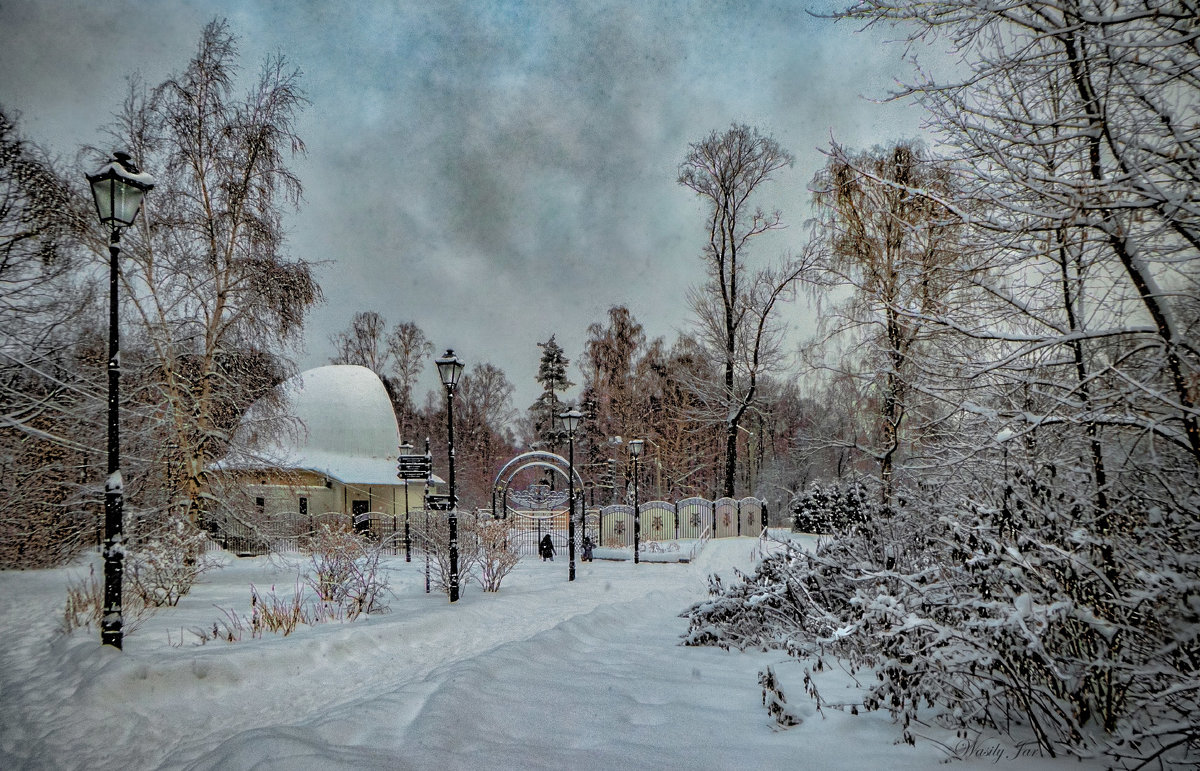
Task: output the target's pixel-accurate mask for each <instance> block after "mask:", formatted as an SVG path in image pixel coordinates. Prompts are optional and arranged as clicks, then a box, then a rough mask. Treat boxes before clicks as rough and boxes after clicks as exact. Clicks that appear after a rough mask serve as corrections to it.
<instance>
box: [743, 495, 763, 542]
mask: <svg viewBox="0 0 1200 771" xmlns="http://www.w3.org/2000/svg"><path fill="white" fill-rule="evenodd" d="M738 505H739V507H740V508H741V522H742V529H741V532H740V533H739V535H753V536H757V535H758V534H759V533H761V532H762V530H763V528H764V527H766V526H767V503H766V501H761V500H759V499H758V498H743V499H742V500H741V501H740V502H739V503H738Z"/></svg>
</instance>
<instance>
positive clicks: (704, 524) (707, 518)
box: [675, 498, 713, 538]
mask: <svg viewBox="0 0 1200 771" xmlns="http://www.w3.org/2000/svg"><path fill="white" fill-rule="evenodd" d="M675 509H676V511H677V512H678V515H679V537H680V538H699V537H700V535H701V534H702V533H703V532H704V530H705V529H706V528H710V527H712V522H713V502H712V501H710V500H708V499H707V498H684V499H683V500H682V501H679V502H678V503H676V504H675Z"/></svg>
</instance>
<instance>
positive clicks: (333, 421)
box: [216, 364, 403, 485]
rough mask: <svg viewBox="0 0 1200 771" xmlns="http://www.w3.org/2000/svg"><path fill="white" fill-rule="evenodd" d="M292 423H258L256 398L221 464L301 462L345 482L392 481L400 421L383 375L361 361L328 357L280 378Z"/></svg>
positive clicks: (261, 410)
mask: <svg viewBox="0 0 1200 771" xmlns="http://www.w3.org/2000/svg"><path fill="white" fill-rule="evenodd" d="M279 395H280V396H281V397H282V400H281V401H282V405H283V414H285V415H288V416H290V417H292V418H294V419H295V420H294V421H291V422H290V423H291V425H286V426H284V427H282V428H280V427H278V425H277V424H278V421H268V422H270V423H272V424H274V425H275V426H276V428H275V430H274V431H271V432H264V431H261V430H260V429H259V428H258V425H259V424H260V423H261V422H262V421H261V417H262V416H263V415H264V414H266V413H267V408H266V407H265V405H260V404H255V405H254V406H252V407H251V408H250V409H249V410H248V411H247V412H246V416H245V417H243V419H242V423H241V425H240V426H239V428H238V430H237V432H236V433H235V435H234V447H235V448H237V449H236V450H234V451H232V452H231V453H230V454H229V455H228V456H226V458H225V459H224V460H222V461H221V462H220V463H218V464H216V468H219V469H227V470H234V469H246V470H248V469H262V468H285V469H307V470H310V471H315V472H317V473H320V474H324V475H326V476H329V477H332V478H334V479H336V480H338V481H340V482H343V483H346V484H359V485H396V484H403V483H402V482H401V481H400V480H399V479H397V478H396V455H397V454H398V452H399V446H400V429H399V426H398V425H397V424H396V413H395V412H394V411H393V410H392V402H391V400H390V399H389V398H388V394H387V389H386V388H384V386H383V381H381V380H380V379H379V376H378V375H376V374H375V373H374V372H372V371H371V370H369V369H367V368H366V367H359V366H354V365H348V364H334V365H329V366H326V367H317V368H316V369H310V370H306V371H304V372H301V373H300V374H298V375H296V376H294V377H292V378H289V379H288V380H286V381H284V382H283V383H282V384H281V385H280V386H279Z"/></svg>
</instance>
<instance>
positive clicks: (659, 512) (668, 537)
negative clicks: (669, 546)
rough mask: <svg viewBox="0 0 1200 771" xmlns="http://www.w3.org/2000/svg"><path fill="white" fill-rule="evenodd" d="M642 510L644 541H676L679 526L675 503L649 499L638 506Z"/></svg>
mask: <svg viewBox="0 0 1200 771" xmlns="http://www.w3.org/2000/svg"><path fill="white" fill-rule="evenodd" d="M638 508H639V509H640V511H641V517H640V520H641V526H642V533H641V535H642V539H641V540H642V541H643V542H645V541H674V540H675V539H676V538H678V537H679V536H678V535H677V532H678V528H676V527H675V504H673V503H668V502H667V501H647V502H645V503H643V504H642V505H641V506H639V507H638Z"/></svg>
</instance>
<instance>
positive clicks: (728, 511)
mask: <svg viewBox="0 0 1200 771" xmlns="http://www.w3.org/2000/svg"><path fill="white" fill-rule="evenodd" d="M713 511H714V512H715V513H716V515H717V527H716V530H714V531H713V537H714V538H732V537H734V536H736V535H737V534H738V502H737V501H735V500H734V499H733V498H718V499H717V500H716V501H714V502H713Z"/></svg>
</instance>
